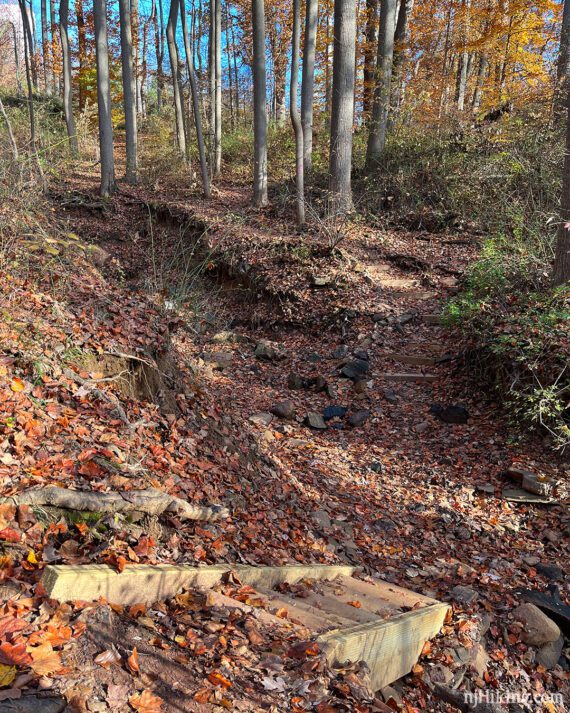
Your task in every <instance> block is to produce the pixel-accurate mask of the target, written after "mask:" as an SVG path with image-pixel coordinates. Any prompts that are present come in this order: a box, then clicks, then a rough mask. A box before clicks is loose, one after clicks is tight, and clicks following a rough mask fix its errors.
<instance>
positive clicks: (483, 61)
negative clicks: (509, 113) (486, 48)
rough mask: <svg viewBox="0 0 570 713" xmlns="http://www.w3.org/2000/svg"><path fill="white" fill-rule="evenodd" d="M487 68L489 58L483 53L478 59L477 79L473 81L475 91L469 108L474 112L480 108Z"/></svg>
mask: <svg viewBox="0 0 570 713" xmlns="http://www.w3.org/2000/svg"><path fill="white" fill-rule="evenodd" d="M488 67H489V58H488V55H487V53H486V52H483V53H482V54H481V56H480V57H479V69H478V70H477V79H476V81H475V91H474V92H473V101H472V103H471V106H472V108H473V111H474V112H476V111H477V110H478V109H479V107H480V106H481V100H482V98H483V84H484V82H485V75H486V74H487V68H488Z"/></svg>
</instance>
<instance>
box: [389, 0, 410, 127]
mask: <svg viewBox="0 0 570 713" xmlns="http://www.w3.org/2000/svg"><path fill="white" fill-rule="evenodd" d="M413 9H414V0H400V7H399V9H398V19H397V21H396V30H395V32H394V58H393V61H392V92H393V98H392V100H391V104H392V107H393V110H394V111H393V113H398V112H399V110H400V107H401V105H402V101H403V98H404V66H405V59H406V42H407V41H408V32H409V24H410V17H411V14H412V11H413Z"/></svg>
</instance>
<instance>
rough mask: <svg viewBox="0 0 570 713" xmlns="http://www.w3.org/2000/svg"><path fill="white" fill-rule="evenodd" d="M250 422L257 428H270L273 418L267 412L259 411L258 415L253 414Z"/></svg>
mask: <svg viewBox="0 0 570 713" xmlns="http://www.w3.org/2000/svg"><path fill="white" fill-rule="evenodd" d="M249 420H250V421H251V422H252V423H255V424H256V425H257V426H269V424H270V423H271V421H273V416H272V414H270V413H267V412H266V411H259V412H258V413H253V414H252V415H251V416H250V417H249Z"/></svg>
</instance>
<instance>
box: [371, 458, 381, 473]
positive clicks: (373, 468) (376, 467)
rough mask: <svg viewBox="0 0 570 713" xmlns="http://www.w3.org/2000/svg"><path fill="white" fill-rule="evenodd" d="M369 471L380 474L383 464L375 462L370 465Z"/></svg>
mask: <svg viewBox="0 0 570 713" xmlns="http://www.w3.org/2000/svg"><path fill="white" fill-rule="evenodd" d="M370 470H371V471H372V472H373V473H382V472H383V470H384V464H383V463H381V462H380V461H379V460H375V461H374V462H373V463H371V464H370Z"/></svg>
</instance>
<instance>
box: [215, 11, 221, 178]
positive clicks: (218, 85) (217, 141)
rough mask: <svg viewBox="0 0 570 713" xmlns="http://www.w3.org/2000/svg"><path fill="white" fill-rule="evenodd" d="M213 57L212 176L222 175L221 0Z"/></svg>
mask: <svg viewBox="0 0 570 713" xmlns="http://www.w3.org/2000/svg"><path fill="white" fill-rule="evenodd" d="M215 3H216V23H215V30H216V34H215V43H214V49H215V56H216V96H215V99H216V101H215V106H216V124H215V127H216V129H215V133H214V176H215V177H216V178H219V177H220V175H221V173H222V0H215Z"/></svg>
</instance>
